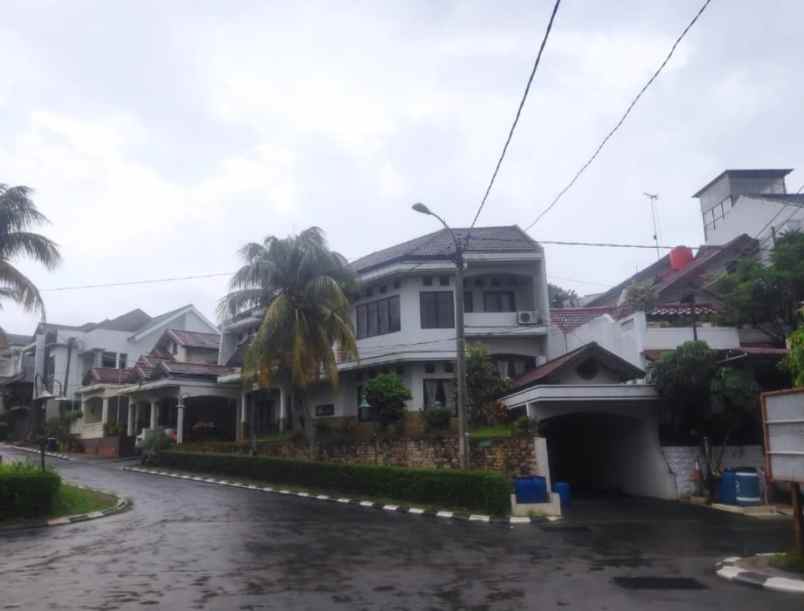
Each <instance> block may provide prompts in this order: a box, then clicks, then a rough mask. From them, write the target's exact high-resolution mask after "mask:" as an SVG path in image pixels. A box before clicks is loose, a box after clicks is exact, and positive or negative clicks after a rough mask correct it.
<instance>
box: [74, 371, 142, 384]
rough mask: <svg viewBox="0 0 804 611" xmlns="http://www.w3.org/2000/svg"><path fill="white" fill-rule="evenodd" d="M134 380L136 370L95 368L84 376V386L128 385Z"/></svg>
mask: <svg viewBox="0 0 804 611" xmlns="http://www.w3.org/2000/svg"><path fill="white" fill-rule="evenodd" d="M133 378H134V368H128V369H115V368H114V367H93V368H92V369H90V370H89V371H87V373H86V375H85V376H84V380H83V384H84V386H90V385H92V384H126V383H128V382H131V381H132V380H133Z"/></svg>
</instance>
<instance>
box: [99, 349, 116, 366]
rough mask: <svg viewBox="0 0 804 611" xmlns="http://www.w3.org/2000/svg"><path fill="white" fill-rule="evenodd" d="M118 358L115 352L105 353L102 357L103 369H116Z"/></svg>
mask: <svg viewBox="0 0 804 611" xmlns="http://www.w3.org/2000/svg"><path fill="white" fill-rule="evenodd" d="M116 356H117V355H115V353H114V352H104V353H103V355H102V356H101V367H111V368H114V367H115V366H116V365H117V362H116V358H115V357H116Z"/></svg>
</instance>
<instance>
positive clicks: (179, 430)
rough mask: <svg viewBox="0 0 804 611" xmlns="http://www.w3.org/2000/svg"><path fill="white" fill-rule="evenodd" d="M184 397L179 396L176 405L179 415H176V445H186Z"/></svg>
mask: <svg viewBox="0 0 804 611" xmlns="http://www.w3.org/2000/svg"><path fill="white" fill-rule="evenodd" d="M184 401H185V399H184V397H182V396H181V395H179V402H178V404H177V405H176V409H177V410H178V413H177V415H176V445H181V444H182V443H184Z"/></svg>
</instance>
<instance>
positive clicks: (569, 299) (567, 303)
mask: <svg viewBox="0 0 804 611" xmlns="http://www.w3.org/2000/svg"><path fill="white" fill-rule="evenodd" d="M547 296H548V298H549V300H550V307H551V308H577V307H578V306H579V305H580V303H581V300H580V298H579V297H578V293H576V292H575V291H573V290H567V289H564V288H562V287H560V286H558V285H557V284H549V283H548V285H547Z"/></svg>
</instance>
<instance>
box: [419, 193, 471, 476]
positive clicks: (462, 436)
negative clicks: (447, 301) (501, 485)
mask: <svg viewBox="0 0 804 611" xmlns="http://www.w3.org/2000/svg"><path fill="white" fill-rule="evenodd" d="M413 209H414V210H415V211H416V212H419V213H421V214H428V215H430V216H434V217H435V218H437V219H438V220H439V221H440V222H441V224H442V225H444V228H445V229H446V230H447V231H448V232H449V235H450V236H451V237H452V242H453V244H454V245H455V375H456V377H457V378H458V384H457V393H456V394H457V396H456V402H457V404H458V458H459V460H460V463H461V468H462V469H468V468H469V452H468V451H467V447H466V406H465V402H466V365H465V356H466V350H465V342H464V328H463V268H464V261H463V247H462V246H461V243H460V241H459V240H458V238H457V236H456V235H455V232H454V231H453V230H452V228H451V227H450V226H449V225H447V223H446V221H445V220H444V219H442V218H441V217H440V216H438V215H437V214H436V213H435V212H433V211H432V210H430V209H429V208H428V207H427V206H425V205H424V204H422V203H421V202H419V203H416V204H413Z"/></svg>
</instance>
